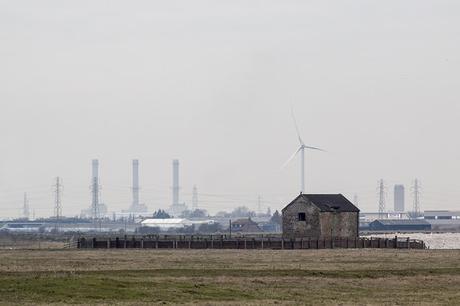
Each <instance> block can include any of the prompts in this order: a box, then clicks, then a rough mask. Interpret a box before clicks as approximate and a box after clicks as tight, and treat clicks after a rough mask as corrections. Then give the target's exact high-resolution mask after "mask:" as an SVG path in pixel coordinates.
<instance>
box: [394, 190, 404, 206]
mask: <svg viewBox="0 0 460 306" xmlns="http://www.w3.org/2000/svg"><path fill="white" fill-rule="evenodd" d="M404 206H405V190H404V185H395V187H394V210H395V211H397V212H403V211H405V210H404V208H405V207H404Z"/></svg>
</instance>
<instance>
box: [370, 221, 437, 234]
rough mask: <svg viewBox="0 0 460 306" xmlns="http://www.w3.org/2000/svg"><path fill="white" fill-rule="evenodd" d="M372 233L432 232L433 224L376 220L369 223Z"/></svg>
mask: <svg viewBox="0 0 460 306" xmlns="http://www.w3.org/2000/svg"><path fill="white" fill-rule="evenodd" d="M369 229H370V230H371V231H430V230H431V224H430V223H428V222H427V221H425V220H375V221H374V222H371V223H369Z"/></svg>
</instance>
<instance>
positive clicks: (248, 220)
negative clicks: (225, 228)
mask: <svg viewBox="0 0 460 306" xmlns="http://www.w3.org/2000/svg"><path fill="white" fill-rule="evenodd" d="M232 224H239V225H246V224H256V225H257V223H255V222H254V221H252V220H251V218H245V219H237V220H235V221H232Z"/></svg>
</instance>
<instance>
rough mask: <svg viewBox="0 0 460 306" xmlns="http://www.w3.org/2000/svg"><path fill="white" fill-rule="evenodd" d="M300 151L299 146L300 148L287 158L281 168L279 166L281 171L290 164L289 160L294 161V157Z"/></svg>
mask: <svg viewBox="0 0 460 306" xmlns="http://www.w3.org/2000/svg"><path fill="white" fill-rule="evenodd" d="M300 150H302V146H301V147H300V148H298V149H297V150H296V151H295V152H294V154H292V156H291V157H289V159H288V160H287V161H286V162H285V163H284V164H283V166H281V169H284V168H286V166H287V165H288V164H289V163H290V162H291V160H293V159H294V157H296V155H297V153H299V152H300Z"/></svg>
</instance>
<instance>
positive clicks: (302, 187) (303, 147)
mask: <svg viewBox="0 0 460 306" xmlns="http://www.w3.org/2000/svg"><path fill="white" fill-rule="evenodd" d="M291 114H292V120H293V121H294V125H295V129H296V132H297V138H298V139H299V144H300V146H299V148H298V149H297V150H296V151H295V152H294V154H292V156H291V157H290V158H289V159H288V161H287V162H286V163H284V165H283V168H284V167H285V166H286V165H287V164H289V163H290V162H291V160H293V159H294V158H295V157H296V156H297V154H299V153H300V193H305V150H319V151H323V152H324V150H323V149H320V148H316V147H311V146H307V145H305V143H304V141H303V139H302V137H300V132H299V127H298V126H297V121H296V120H295V116H294V111H293V109H292V108H291Z"/></svg>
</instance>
